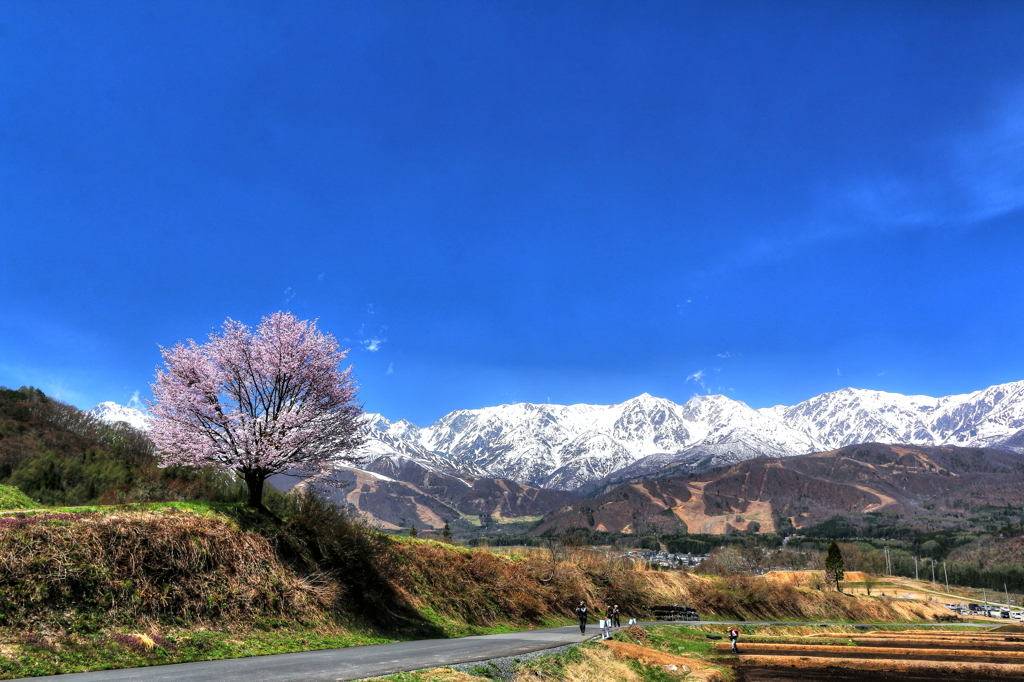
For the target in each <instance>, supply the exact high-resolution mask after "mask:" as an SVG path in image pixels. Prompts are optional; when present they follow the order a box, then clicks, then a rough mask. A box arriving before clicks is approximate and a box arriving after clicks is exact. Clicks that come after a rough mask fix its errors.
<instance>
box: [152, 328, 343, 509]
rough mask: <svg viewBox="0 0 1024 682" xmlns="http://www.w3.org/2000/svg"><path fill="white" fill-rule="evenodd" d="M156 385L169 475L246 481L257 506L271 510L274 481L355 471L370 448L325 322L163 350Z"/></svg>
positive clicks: (240, 332) (158, 434)
mask: <svg viewBox="0 0 1024 682" xmlns="http://www.w3.org/2000/svg"><path fill="white" fill-rule="evenodd" d="M161 354H162V356H163V359H164V368H163V369H158V370H157V373H156V380H155V381H154V383H153V384H152V389H153V395H154V399H153V400H152V401H150V403H149V407H150V410H151V412H152V416H153V426H152V430H151V431H150V437H151V438H152V440H153V443H154V444H155V445H156V447H157V449H158V450H159V452H160V457H161V466H172V465H183V466H195V467H199V466H214V467H218V468H220V469H224V470H233V471H235V472H237V473H238V474H239V475H240V476H241V477H242V479H243V480H244V481H245V485H246V488H247V491H248V505H249V506H250V507H254V508H256V509H260V510H264V507H263V487H264V483H265V482H266V480H267V478H269V477H270V476H272V475H274V474H281V473H286V472H287V473H291V474H292V475H296V476H301V477H310V476H320V477H321V479H322V480H324V481H325V482H328V483H330V482H331V480H332V479H331V476H330V474H331V471H332V465H333V464H335V463H346V462H347V463H351V462H354V461H357V459H358V458H356V457H354V456H352V454H351V453H352V451H353V450H354V449H355V448H356V447H358V446H359V445H361V444H362V437H361V427H362V420H361V416H362V414H363V408H362V406H361V405H360V404H359V403H358V402H357V400H356V384H355V380H354V379H353V377H352V368H351V367H349V368H347V369H342V368H341V366H340V363H341V361H342V360H343V359H344V358H345V356H346V355H347V354H348V351H347V350H342V349H340V348H339V346H338V343H337V341H336V340H335V339H334V337H333V336H332V335H330V334H325V333H323V332H321V331H320V330H319V329H317V326H316V321H315V320H314V321H308V320H299V319H298V318H296V317H295V316H294V315H292V314H291V313H286V312H277V313H274V314H272V315H270V316H268V317H264V318H263V320H262V322H261V323H260V325H259V326H258V327H257V328H256V329H255V330H252V329H250V328H249V327H246V326H245V325H243V324H241V323H240V322H236V321H234V320H232V319H230V318H229V319H228V320H227V321H225V322H224V328H223V331H222V332H221V333H219V334H218V333H216V332H214V333H212V334H210V340H209V342H207V343H204V344H201V345H200V344H197V343H196V342H195V341H193V340H192V339H189V340H188V343H187V344H182V343H178V344H176V345H175V346H174V347H173V348H161Z"/></svg>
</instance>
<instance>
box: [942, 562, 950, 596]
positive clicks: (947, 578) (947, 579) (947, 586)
mask: <svg viewBox="0 0 1024 682" xmlns="http://www.w3.org/2000/svg"><path fill="white" fill-rule="evenodd" d="M942 572H943V573H944V574H945V575H946V594H949V573H948V572H947V571H946V562H945V561H943V562H942Z"/></svg>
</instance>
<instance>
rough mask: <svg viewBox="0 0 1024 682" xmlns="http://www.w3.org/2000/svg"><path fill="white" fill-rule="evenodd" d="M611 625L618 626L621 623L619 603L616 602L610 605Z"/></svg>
mask: <svg viewBox="0 0 1024 682" xmlns="http://www.w3.org/2000/svg"><path fill="white" fill-rule="evenodd" d="M612 626H613V627H617V628H620V627H622V623H620V622H619V605H618V604H616V605H615V606H613V607H612Z"/></svg>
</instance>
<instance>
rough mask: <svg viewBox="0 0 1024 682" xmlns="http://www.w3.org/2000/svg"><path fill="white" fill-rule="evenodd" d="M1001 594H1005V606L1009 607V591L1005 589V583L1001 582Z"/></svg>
mask: <svg viewBox="0 0 1024 682" xmlns="http://www.w3.org/2000/svg"><path fill="white" fill-rule="evenodd" d="M1003 594H1005V595H1006V608H1010V593H1009V592H1007V591H1006V583H1003Z"/></svg>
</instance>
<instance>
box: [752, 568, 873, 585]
mask: <svg viewBox="0 0 1024 682" xmlns="http://www.w3.org/2000/svg"><path fill="white" fill-rule="evenodd" d="M821 577H822V572H821V571H768V572H767V573H765V574H764V579H765V580H767V581H768V582H772V583H781V584H784V585H810V584H811V583H812V582H813V581H814V579H815V578H819V579H820V578H821ZM869 579H870V576H869V575H868V574H867V573H863V572H861V571H847V572H846V577H845V578H843V582H849V583H862V582H866V581H867V580H869ZM875 580H876V581H877V580H878V579H877V578H876V579H875Z"/></svg>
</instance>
